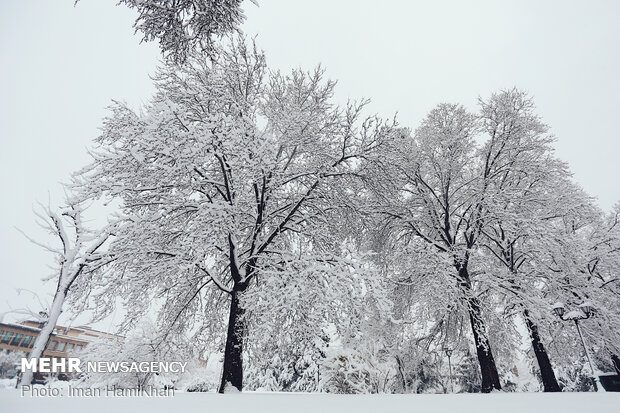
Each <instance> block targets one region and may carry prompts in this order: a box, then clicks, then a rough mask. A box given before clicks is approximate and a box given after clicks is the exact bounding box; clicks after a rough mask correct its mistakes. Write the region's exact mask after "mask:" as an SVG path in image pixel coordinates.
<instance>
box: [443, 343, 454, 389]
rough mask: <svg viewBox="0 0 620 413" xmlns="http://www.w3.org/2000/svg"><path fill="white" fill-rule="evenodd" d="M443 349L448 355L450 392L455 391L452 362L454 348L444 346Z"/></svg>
mask: <svg viewBox="0 0 620 413" xmlns="http://www.w3.org/2000/svg"><path fill="white" fill-rule="evenodd" d="M443 351H445V352H446V356H448V368H449V369H450V393H454V384H453V383H452V362H451V361H450V357H452V351H453V350H452V349H451V348H450V347H444V348H443Z"/></svg>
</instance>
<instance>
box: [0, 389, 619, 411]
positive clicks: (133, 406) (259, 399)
mask: <svg viewBox="0 0 620 413" xmlns="http://www.w3.org/2000/svg"><path fill="white" fill-rule="evenodd" d="M0 411H2V412H45V413H55V412H62V413H67V412H81V413H84V412H86V413H99V412H101V413H103V412H105V413H109V412H114V413H117V412H123V411H132V412H136V413H137V412H149V413H160V412H161V413H168V412H184V413H186V412H203V413H210V412H214V413H219V412H248V413H261V412H269V413H274V412H295V413H299V412H312V413H329V412H338V413H346V412H356V413H360V412H386V411H394V412H398V411H404V412H425V413H426V412H431V413H432V412H449V413H452V412H455V413H468V412H472V413H474V412H475V413H486V412H488V413H510V412H515V413H517V412H519V413H522V412H545V413H571V412H579V413H584V412H588V413H595V412H610V413H612V412H613V413H615V412H620V393H598V394H597V393H555V394H549V393H493V394H449V395H439V394H401V395H387V394H384V395H336V394H307V393H305V394H303V393H252V392H249V393H243V394H226V395H220V394H215V393H182V392H177V393H176V394H175V395H174V396H171V397H150V398H149V397H96V398H76V397H57V398H54V397H29V396H24V397H22V396H21V394H20V392H19V391H18V390H16V389H6V388H5V389H0Z"/></svg>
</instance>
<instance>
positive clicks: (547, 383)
mask: <svg viewBox="0 0 620 413" xmlns="http://www.w3.org/2000/svg"><path fill="white" fill-rule="evenodd" d="M523 316H524V318H525V323H526V324H527V329H528V331H529V332H530V338H531V339H532V347H533V348H534V354H535V355H536V360H538V366H539V368H540V376H541V378H542V382H543V389H544V391H546V392H559V391H562V390H561V389H560V385H559V384H558V381H557V380H556V378H555V373H554V372H553V368H552V367H551V361H549V355H548V354H547V350H545V346H544V345H543V343H542V341H540V335H539V334H538V326H537V325H536V324H534V322H533V321H532V319H531V318H530V314H529V312H528V311H527V310H524V311H523Z"/></svg>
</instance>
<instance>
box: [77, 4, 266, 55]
mask: <svg viewBox="0 0 620 413" xmlns="http://www.w3.org/2000/svg"><path fill="white" fill-rule="evenodd" d="M250 1H252V3H254V4H255V5H256V6H258V1H257V0H250ZM242 2H243V0H149V1H144V0H120V1H119V2H118V4H119V5H120V4H124V5H125V6H127V7H129V8H132V9H135V10H136V11H137V12H138V18H137V19H136V21H135V23H134V27H135V29H136V32H138V31H140V32H141V33H142V35H143V38H142V40H143V41H146V42H150V41H154V40H157V41H159V46H160V48H161V51H162V53H163V54H164V57H166V58H167V59H170V60H171V61H173V62H175V63H184V62H185V61H186V60H187V57H188V56H189V55H190V54H191V53H192V51H193V50H196V49H198V50H201V51H202V52H204V53H206V54H209V55H211V54H214V53H215V52H216V49H217V47H216V40H217V38H221V37H223V36H226V35H230V34H232V33H234V32H239V26H240V25H241V23H243V21H244V20H245V15H244V14H243V10H242V9H241V3H242ZM76 3H77V0H76Z"/></svg>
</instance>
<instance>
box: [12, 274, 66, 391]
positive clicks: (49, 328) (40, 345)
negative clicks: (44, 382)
mask: <svg viewBox="0 0 620 413" xmlns="http://www.w3.org/2000/svg"><path fill="white" fill-rule="evenodd" d="M67 290H68V288H63V287H62V286H60V285H59V286H58V287H57V289H56V294H54V301H52V308H51V309H50V312H49V315H48V318H47V320H46V321H45V323H44V324H43V327H42V328H41V331H40V332H39V335H37V338H35V339H34V344H33V345H32V351H31V352H30V354H28V360H31V359H37V360H38V359H40V358H41V356H42V355H43V352H44V351H45V349H46V348H47V345H48V343H49V341H50V338H51V337H52V333H53V332H54V328H56V323H57V322H58V318H59V317H60V313H61V312H62V305H63V304H64V302H65V298H66V297H67ZM37 365H38V363H37ZM33 376H34V374H33V372H32V371H30V370H26V371H23V372H21V375H20V378H19V380H18V382H17V385H18V386H19V385H30V384H32V379H33Z"/></svg>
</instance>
